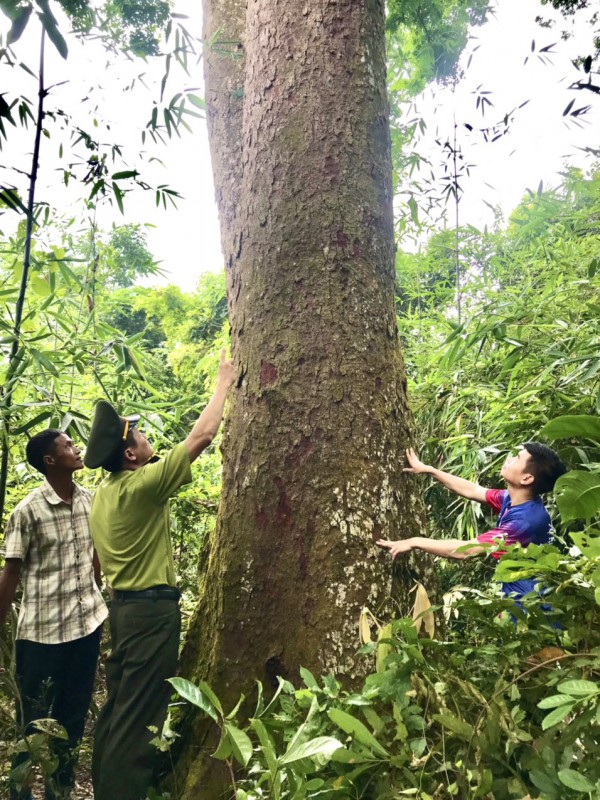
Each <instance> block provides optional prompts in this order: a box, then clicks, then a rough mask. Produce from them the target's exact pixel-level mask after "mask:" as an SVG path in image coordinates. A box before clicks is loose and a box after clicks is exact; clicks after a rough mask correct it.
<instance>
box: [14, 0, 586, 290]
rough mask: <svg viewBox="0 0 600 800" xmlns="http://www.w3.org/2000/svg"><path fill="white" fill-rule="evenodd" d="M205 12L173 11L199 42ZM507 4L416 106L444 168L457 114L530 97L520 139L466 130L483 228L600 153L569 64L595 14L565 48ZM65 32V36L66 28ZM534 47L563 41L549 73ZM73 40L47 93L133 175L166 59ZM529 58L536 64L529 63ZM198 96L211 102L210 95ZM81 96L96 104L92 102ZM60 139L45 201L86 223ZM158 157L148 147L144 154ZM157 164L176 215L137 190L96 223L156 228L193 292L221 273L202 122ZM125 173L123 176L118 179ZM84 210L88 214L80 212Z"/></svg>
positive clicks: (30, 85) (23, 85)
mask: <svg viewBox="0 0 600 800" xmlns="http://www.w3.org/2000/svg"><path fill="white" fill-rule="evenodd" d="M199 6H200V3H199V2H198V0H177V2H176V3H175V8H176V11H177V12H179V13H182V14H186V15H188V16H189V20H187V21H186V22H185V25H186V27H187V28H188V30H189V31H190V32H191V33H192V35H194V36H196V37H197V38H199V37H200V35H201V19H200V16H199V14H200V12H199ZM497 6H498V8H497V11H496V16H495V18H494V17H492V18H491V20H490V22H489V23H488V24H486V25H485V26H484V27H483V28H479V29H476V30H475V31H474V35H475V36H476V37H478V38H477V40H474V41H473V42H471V44H470V45H469V47H468V48H467V51H466V53H465V56H464V58H463V61H464V62H465V63H466V60H467V58H468V55H469V53H470V52H471V51H472V50H473V48H474V47H476V46H477V45H479V49H478V50H477V51H476V52H475V53H474V55H473V58H472V63H471V66H470V69H469V74H468V76H467V78H466V79H465V80H464V81H462V82H461V83H460V84H459V85H458V86H457V87H456V89H454V90H453V89H451V88H444V89H440V88H439V87H435V88H433V89H428V90H427V91H426V92H425V95H424V97H422V98H419V99H417V101H416V105H417V107H418V109H419V111H420V112H421V114H423V115H424V116H425V118H426V120H427V122H428V134H427V137H426V140H425V142H424V144H423V145H422V146H421V147H420V149H421V150H423V149H425V151H428V152H429V153H430V158H431V161H432V163H434V164H438V163H439V162H440V161H441V160H442V155H441V153H440V150H439V148H438V147H437V146H436V145H435V144H434V143H433V139H434V138H435V137H436V136H438V137H443V138H446V137H447V136H449V135H451V132H452V124H453V122H452V121H453V117H454V116H456V119H457V121H458V122H459V123H462V122H469V123H470V124H472V125H474V126H475V127H483V126H484V125H488V124H492V123H493V122H496V121H497V120H498V119H499V118H501V117H502V116H503V115H504V114H505V113H506V112H507V111H509V110H510V109H512V108H514V107H515V106H517V105H518V104H519V103H521V102H523V101H524V100H527V99H531V102H530V104H529V105H528V106H527V107H526V109H523V111H522V112H520V113H519V116H518V119H517V120H516V121H515V124H514V125H513V128H512V132H511V133H510V134H509V135H508V136H507V137H504V138H503V139H501V140H499V141H497V142H495V143H493V144H487V145H484V144H483V143H481V142H479V143H478V142H477V141H476V137H475V136H473V135H468V134H467V132H466V130H465V129H464V128H462V127H460V128H459V130H460V139H461V144H462V148H463V154H464V156H465V161H467V162H468V163H470V164H474V165H476V166H474V167H473V169H472V171H471V177H470V179H468V180H467V181H465V182H463V189H464V190H465V193H464V196H463V199H462V201H461V222H463V223H466V222H470V223H472V224H474V225H476V226H479V227H481V226H483V225H485V224H486V223H491V221H492V218H493V215H492V212H491V211H490V209H489V208H488V207H487V206H486V205H485V203H483V202H482V201H483V200H486V201H487V202H488V203H491V204H492V205H496V204H500V205H501V207H502V209H503V211H504V213H505V215H508V213H510V210H511V209H512V208H514V206H515V205H516V204H517V203H518V202H519V200H520V198H521V197H522V195H523V193H524V191H525V188H526V187H529V188H531V189H532V190H535V189H536V188H537V186H538V184H539V182H540V180H542V179H543V180H544V184H545V185H546V186H548V185H556V184H557V183H558V182H559V180H560V178H559V175H558V173H559V171H560V170H561V169H562V168H563V167H564V164H565V158H568V160H569V163H577V164H579V165H581V166H584V167H585V166H590V163H591V162H590V159H589V158H586V157H585V156H584V154H583V153H582V151H581V150H578V149H577V148H578V147H579V148H581V147H585V146H590V147H598V135H597V133H595V132H596V131H598V130H599V129H600V126H599V119H598V115H599V108H600V98H596V97H595V96H594V95H592V94H591V93H590V92H582V91H580V92H573V91H569V90H568V86H569V84H570V83H572V82H573V81H574V80H576V79H577V78H578V77H582V74H581V73H577V72H576V70H575V69H574V68H573V67H572V65H571V64H570V58H571V57H572V56H573V55H577V54H581V53H587V51H588V47H589V44H590V42H591V38H592V36H591V31H590V28H589V27H588V26H587V25H585V23H584V19H585V20H586V19H587V18H588V16H589V14H586V15H584V19H582V17H581V15H579V17H578V19H579V20H580V24H579V26H578V27H579V33H578V36H577V38H576V39H573V40H570V41H568V42H566V43H565V42H561V40H560V30H562V28H563V27H564V24H563V23H562V20H561V21H559V22H558V24H557V27H556V28H555V29H554V30H547V29H541V28H539V27H538V26H537V25H536V24H535V23H534V19H535V16H536V15H538V14H541V15H543V16H544V17H548V16H550V15H551V14H552V9H549V8H548V6H545V7H542V6H541V4H540V2H539V0H499V2H498V3H497ZM590 7H591V9H592V10H593V9H594V8H600V0H592V2H591V3H590ZM557 18H558V17H557ZM559 19H560V18H559ZM32 22H33V20H32V21H31V22H30V25H29V28H28V30H27V31H26V33H25V35H24V36H23V37H22V39H21V40H20V41H19V42H18V43H17V45H16V46H15V52H16V53H17V56H18V57H19V58H20V59H22V60H26V62H27V63H28V64H29V65H30V66H32V67H34V65H35V57H32V54H34V53H35V52H36V51H37V47H38V41H39V33H38V31H39V28H38V26H37V25H34V24H32ZM7 29H8V25H7V21H6V18H5V17H4V16H2V18H1V20H0V30H2V32H3V33H5V32H6V30H7ZM36 29H37V30H36ZM62 29H63V30H65V29H66V28H65V26H63V28H62ZM532 39H534V40H535V42H536V50H539V48H540V47H543V46H545V45H549V44H551V43H553V42H557V46H556V47H555V48H554V49H555V50H556V54H555V55H553V56H552V57H551V58H552V63H551V64H550V65H548V64H546V65H544V64H542V63H541V62H540V61H539V59H538V58H537V57H536V55H535V53H532V52H531V42H532ZM68 41H69V49H70V54H69V59H68V60H67V62H63V60H62V59H61V58H60V57H59V56H58V55H57V54H56V51H55V50H54V47H53V46H52V45H50V44H49V45H48V50H47V52H48V62H47V68H46V69H47V83H48V84H58V83H60V82H62V81H65V83H64V84H63V85H61V86H58V87H56V88H55V89H53V90H52V93H51V104H53V105H54V106H55V107H63V108H65V109H68V110H69V112H70V113H72V115H73V117H74V118H75V119H76V120H77V122H78V123H79V124H80V125H81V127H83V128H85V129H88V130H90V132H93V130H94V129H93V119H94V118H96V119H97V120H98V121H99V125H100V127H99V128H98V130H103V128H102V125H103V124H104V123H106V122H108V123H110V131H109V132H106V131H103V133H102V137H101V138H102V141H104V142H118V143H119V144H122V145H123V146H124V156H125V161H126V162H127V165H128V166H129V167H130V168H132V167H133V166H136V165H137V163H138V153H139V152H140V151H141V150H142V146H141V140H140V132H141V130H142V129H143V128H144V126H145V123H146V121H147V120H148V119H149V117H150V112H151V108H152V100H153V98H154V97H155V96H156V95H157V94H158V91H157V89H156V86H157V84H158V82H159V81H160V79H161V77H162V72H163V65H162V64H161V63H159V60H156V61H155V62H152V63H150V62H149V63H144V62H143V61H141V60H139V59H136V60H134V61H129V62H128V61H125V60H124V59H119V60H118V61H117V60H115V59H113V60H112V63H111V60H110V58H109V56H107V55H106V53H105V52H104V51H103V50H102V48H101V46H100V45H98V44H94V43H87V44H86V45H85V46H84V47H82V46H81V45H79V44H78V43H77V42H76V40H74V38H73V37H68ZM527 56H529V59H528V62H527V64H524V59H525V58H526V57H527ZM0 69H1V72H0V85H1V86H2V90H3V91H9V92H10V95H13V94H14V93H15V92H17V91H18V92H22V93H23V94H25V95H26V96H27V97H29V98H30V99H31V100H33V99H35V98H34V95H35V91H36V86H35V81H34V80H33V78H31V77H29V76H27V75H26V73H25V72H23V71H21V70H14V69H10V68H8V67H6V66H5V65H2V67H1V68H0ZM191 72H192V74H191V75H190V76H189V77H188V78H185V77H183V76H182V73H177V72H176V71H175V70H174V69H173V70H172V77H171V78H170V80H169V83H168V85H167V90H166V92H165V98H166V99H169V98H170V97H171V96H172V95H173V94H174V93H175V92H176V91H180V90H181V89H182V88H187V89H190V88H194V87H201V83H202V79H201V75H202V65H201V64H197V65H191ZM141 73H145V75H144V82H145V83H146V85H147V86H148V87H150V88H149V90H148V91H146V90H144V88H143V86H142V85H141V84H140V83H139V82H138V83H136V86H135V91H130V90H127V86H128V85H129V84H130V83H131V80H132V79H133V78H134V77H135V76H137V75H139V74H141ZM17 74H18V76H19V77H18V81H19V82H18V84H17V83H16V76H17ZM479 84H483V86H482V88H483V89H487V90H490V91H492V92H493V94H492V95H490V96H489V97H490V99H491V100H492V102H493V103H494V107H493V108H492V109H489V110H488V111H486V115H485V117H483V118H482V117H481V113H480V111H476V110H475V96H474V94H473V91H474V90H475V88H476V87H477V86H478V85H479ZM197 93H198V94H202V91H201V89H199V91H198V92H197ZM83 98H88V99H86V100H85V101H84V100H83ZM573 98H575V107H577V106H582V105H587V104H591V105H592V112H590V114H589V115H587V117H584V118H583V120H582V128H578V127H576V126H575V125H574V124H573V123H570V124H567V122H566V118H564V117H563V116H562V112H563V110H564V108H565V107H566V105H567V103H568V102H569V101H570V100H571V99H573ZM102 120H104V123H103V121H102ZM9 127H10V126H9ZM9 136H10V141H9V143H8V146H7V145H6V144H3V150H2V152H1V153H0V180H1V181H2V183H5V184H6V183H11V182H12V183H17V181H18V180H20V179H18V178H17V177H16V176H15V173H14V172H12V170H11V168H12V167H18V168H19V169H22V170H25V171H28V170H29V168H30V152H31V148H32V131H30V132H29V133H24V132H23V131H22V130H21V129H14V128H12V129H11V130H10V132H9ZM60 141H61V139H60V135H58V133H55V132H54V129H53V131H52V136H51V138H49V139H47V138H44V139H43V143H42V154H41V175H40V181H39V191H38V200H47V201H50V202H51V203H52V205H53V206H55V207H57V206H58V207H60V208H61V209H64V213H65V214H66V215H68V214H69V213H70V214H74V213H78V214H80V215H81V209H80V206H79V207H78V206H76V205H71V206H70V208H71V210H70V211H69V210H68V209H69V204H70V203H72V202H73V199H74V194H73V192H72V191H68V192H67V191H63V190H62V189H59V188H58V187H57V186H56V172H55V170H56V168H57V166H58V149H59V143H60ZM64 141H65V142H66V139H65V140H64ZM150 147H151V145H150V142H149V141H148V140H147V142H146V148H145V149H146V151H149V150H150ZM153 154H154V155H156V157H157V158H160V159H161V160H162V161H163V163H164V168H163V167H160V166H159V165H158V163H156V162H155V163H154V164H152V165H150V167H149V168H147V167H144V169H143V176H144V177H145V178H146V179H147V180H148V182H149V183H153V184H159V183H166V184H168V185H169V186H170V187H172V188H174V189H177V190H178V191H180V193H181V194H182V195H183V197H184V199H183V200H181V201H179V207H178V209H177V210H174V209H170V210H167V211H160V212H158V211H157V210H156V208H155V205H154V194H153V193H152V192H148V193H143V192H138V191H136V192H135V193H132V194H131V195H129V196H128V197H127V199H126V204H125V216H122V215H121V214H120V212H118V210H117V209H116V208H114V209H113V208H110V207H107V206H104V207H103V208H101V209H100V210H99V216H98V221H99V224H100V225H101V226H102V227H105V228H108V227H109V226H110V225H111V223H112V222H113V221H114V222H115V224H124V223H133V222H138V223H150V224H152V225H154V226H155V227H154V228H149V229H148V244H149V248H150V250H151V252H152V253H153V255H154V256H155V258H156V259H157V260H158V261H161V262H162V267H163V268H164V269H166V270H167V271H168V273H169V280H170V281H171V282H174V283H177V284H179V285H180V286H181V287H182V288H184V289H186V290H189V289H192V288H193V287H194V285H195V284H196V282H197V279H198V276H199V274H200V273H201V272H202V271H206V270H218V269H220V268H221V263H222V258H221V253H220V238H219V229H218V218H217V212H216V208H215V205H214V200H213V185H212V173H211V168H210V160H209V152H208V143H207V137H206V129H205V125H204V122H203V121H201V120H193V134H189V133H186V132H185V131H184V132H183V133H182V138H181V139H177V138H175V139H174V140H171V141H170V142H169V143H168V144H167V146H166V147H160V148H154V149H153ZM125 168H127V167H126V166H122V165H120V166H116V167H115V171H116V170H118V169H125ZM437 171H438V172H439V170H437ZM490 187H493V188H490ZM76 208H78V209H79V210H78V211H77V212H75V209H76ZM15 222H16V214H14V212H6V213H5V214H4V216H2V217H1V218H0V228H1V229H2V230H3V231H5V232H10V231H11V230H12V229H14V224H15ZM79 223H80V224H81V228H82V230H83V229H85V227H86V224H87V223H86V220H85V219H84V218H82V217H80V218H78V224H79Z"/></svg>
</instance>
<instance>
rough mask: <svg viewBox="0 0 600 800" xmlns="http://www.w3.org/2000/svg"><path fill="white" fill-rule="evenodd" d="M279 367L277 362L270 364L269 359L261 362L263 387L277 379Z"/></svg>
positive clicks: (261, 383)
mask: <svg viewBox="0 0 600 800" xmlns="http://www.w3.org/2000/svg"><path fill="white" fill-rule="evenodd" d="M277 375H278V372H277V367H276V366H275V364H270V363H269V362H268V361H261V362H260V385H261V387H264V386H268V385H269V384H271V383H274V382H275V381H276V380H277Z"/></svg>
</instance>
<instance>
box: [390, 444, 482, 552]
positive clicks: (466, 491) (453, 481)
mask: <svg viewBox="0 0 600 800" xmlns="http://www.w3.org/2000/svg"><path fill="white" fill-rule="evenodd" d="M406 460H407V461H408V463H409V464H410V466H409V467H404V469H403V470H402V472H411V473H413V474H414V475H431V476H432V477H433V478H435V479H436V481H439V482H440V483H441V484H443V485H444V486H445V487H446V488H447V489H450V491H451V492H454V494H459V495H460V496H461V497H466V498H467V500H476V501H477V502H478V503H485V493H486V492H487V489H486V488H485V487H484V486H480V485H479V484H478V483H473V481H467V480H465V479H464V478H458V477H457V476H456V475H451V474H450V473H449V472H442V470H441V469H436V468H435V467H432V466H430V465H429V464H424V463H423V462H422V461H421V460H420V459H419V457H418V456H417V454H416V453H415V451H414V450H413V449H412V448H410V449H408V450H407V451H406ZM428 552H430V551H428Z"/></svg>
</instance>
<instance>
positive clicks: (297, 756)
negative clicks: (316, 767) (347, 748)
mask: <svg viewBox="0 0 600 800" xmlns="http://www.w3.org/2000/svg"><path fill="white" fill-rule="evenodd" d="M340 747H342V743H341V742H339V741H338V740H337V739H335V738H334V737H333V736H317V738H316V739H311V740H310V741H308V742H304V743H303V744H299V745H297V746H296V747H293V748H292V749H291V750H289V751H288V752H287V753H285V754H284V755H282V756H281V758H280V759H279V763H280V764H282V765H283V764H293V762H294V761H301V760H302V759H303V758H312V757H313V756H325V757H326V758H329V757H330V756H331V754H332V753H335V751H336V750H339V748H340Z"/></svg>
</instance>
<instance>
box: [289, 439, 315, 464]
mask: <svg viewBox="0 0 600 800" xmlns="http://www.w3.org/2000/svg"><path fill="white" fill-rule="evenodd" d="M313 450H314V446H313V443H312V441H311V440H310V436H305V435H304V434H302V436H301V437H300V441H299V442H298V444H297V445H296V447H295V448H294V451H293V452H292V455H291V459H290V460H291V463H292V464H294V465H296V464H303V463H304V462H305V461H306V459H307V458H308V457H309V456H310V454H311V453H312V451H313Z"/></svg>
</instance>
